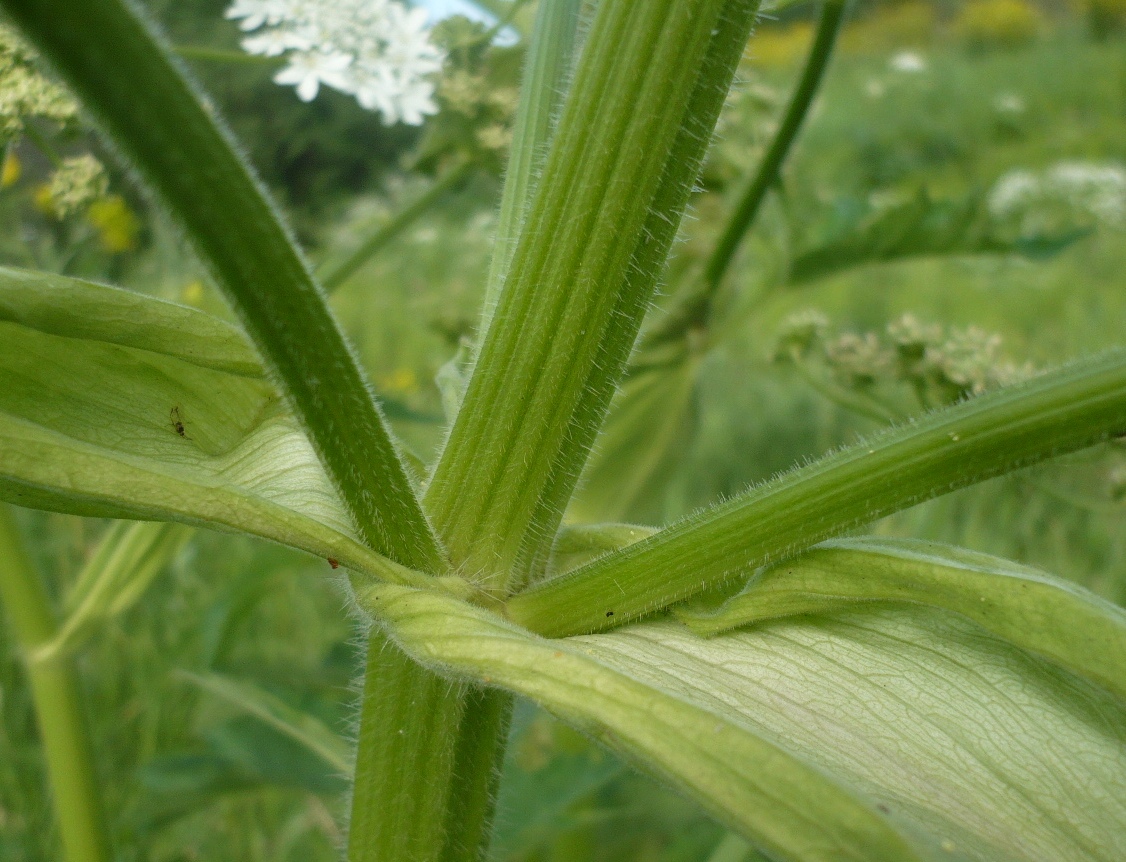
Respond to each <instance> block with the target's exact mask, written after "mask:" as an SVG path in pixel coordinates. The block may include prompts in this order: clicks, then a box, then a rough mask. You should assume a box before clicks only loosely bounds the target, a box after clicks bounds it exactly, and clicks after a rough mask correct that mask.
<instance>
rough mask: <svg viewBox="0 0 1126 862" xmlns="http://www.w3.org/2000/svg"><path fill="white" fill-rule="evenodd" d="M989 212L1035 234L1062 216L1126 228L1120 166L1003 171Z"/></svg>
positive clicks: (1125, 171)
mask: <svg viewBox="0 0 1126 862" xmlns="http://www.w3.org/2000/svg"><path fill="white" fill-rule="evenodd" d="M989 211H990V212H991V213H992V214H993V215H994V216H995V217H997V218H1001V219H1013V218H1015V219H1018V220H1019V221H1021V223H1022V227H1023V228H1024V229H1025V230H1035V229H1037V228H1041V227H1043V226H1044V225H1042V224H1041V222H1044V223H1049V222H1050V221H1051V220H1052V219H1053V218H1058V217H1060V216H1062V215H1071V216H1073V217H1074V216H1076V215H1080V216H1087V217H1089V218H1093V219H1095V220H1096V221H1098V222H1101V223H1103V224H1106V225H1109V226H1116V227H1126V167H1124V166H1122V165H1117V164H1100V163H1097V162H1058V163H1056V164H1055V165H1052V166H1051V167H1050V168H1048V169H1046V170H1043V171H1029V170H1024V169H1018V170H1013V171H1009V172H1008V173H1007V174H1005V175H1004V176H1002V177H1001V178H1000V179H999V180H997V182H996V184H994V186H993V189H992V190H991V191H990V193H989Z"/></svg>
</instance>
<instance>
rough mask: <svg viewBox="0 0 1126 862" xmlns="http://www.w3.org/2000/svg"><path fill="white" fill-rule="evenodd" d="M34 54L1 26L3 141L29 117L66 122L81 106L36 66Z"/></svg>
mask: <svg viewBox="0 0 1126 862" xmlns="http://www.w3.org/2000/svg"><path fill="white" fill-rule="evenodd" d="M35 57H36V54H35V52H34V51H33V50H32V49H31V48H30V47H29V46H28V45H27V44H26V43H25V42H24V41H23V40H22V39H20V38H19V36H18V35H17V34H16V33H15V31H14V30H12V29H11V28H9V27H5V26H3V25H0V142H7V141H10V140H11V139H12V138H14V137H15V136H16V135H18V134H19V133H20V132H22V131H23V128H24V123H25V122H26V120H27V119H28V118H30V117H42V118H44V119H47V120H55V121H56V122H60V123H66V122H69V121H71V120H73V119H74V118H75V117H76V116H77V115H78V104H77V102H75V100H74V99H73V98H72V97H71V95H70V94H69V93H68V92H67V91H66V90H64V89H63V88H62V87H60V86H58V85H57V84H55V83H53V82H52V81H50V80H48V79H47V78H45V77H43V75H41V74H40V73H39V72H38V71H37V70H36V69H35V66H34V62H35Z"/></svg>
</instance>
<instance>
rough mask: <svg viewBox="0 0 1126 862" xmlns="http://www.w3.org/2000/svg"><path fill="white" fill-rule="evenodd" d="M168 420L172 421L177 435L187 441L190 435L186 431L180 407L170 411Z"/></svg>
mask: <svg viewBox="0 0 1126 862" xmlns="http://www.w3.org/2000/svg"><path fill="white" fill-rule="evenodd" d="M168 418H169V419H171V420H172V427H173V429H175V431H176V433H177V434H179V435H180V436H181V437H183V438H184V439H185V440H187V439H188V434H187V432H186V431H185V430H184V420H183V418H182V417H181V416H180V408H179V406H176V407H173V408H172V409H171V410H170V411H169V413H168Z"/></svg>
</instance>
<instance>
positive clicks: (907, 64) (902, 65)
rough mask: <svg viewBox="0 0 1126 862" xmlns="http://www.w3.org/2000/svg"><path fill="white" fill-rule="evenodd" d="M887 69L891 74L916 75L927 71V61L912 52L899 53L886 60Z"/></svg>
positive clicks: (920, 55)
mask: <svg viewBox="0 0 1126 862" xmlns="http://www.w3.org/2000/svg"><path fill="white" fill-rule="evenodd" d="M888 67H889V68H890V69H891V70H892V71H893V72H903V73H905V74H909V75H910V74H917V73H919V72H925V71H926V70H927V61H926V59H925V58H924V57H923V55H922V54H916V53H915V52H914V51H900V52H899V53H898V54H896V55H895V56H893V57H892V58H891V59H890V60H888Z"/></svg>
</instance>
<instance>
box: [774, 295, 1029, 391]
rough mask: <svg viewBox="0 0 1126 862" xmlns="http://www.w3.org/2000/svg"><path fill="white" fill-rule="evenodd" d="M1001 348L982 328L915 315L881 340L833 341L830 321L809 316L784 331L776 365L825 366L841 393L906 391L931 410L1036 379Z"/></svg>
mask: <svg viewBox="0 0 1126 862" xmlns="http://www.w3.org/2000/svg"><path fill="white" fill-rule="evenodd" d="M1001 344H1002V339H1001V336H1000V335H998V334H996V333H991V332H986V331H985V330H983V329H981V328H980V327H977V326H969V327H965V328H959V327H943V326H941V325H939V324H935V323H924V322H921V321H920V320H918V319H917V318H916V317H915V316H914V315H912V314H905V315H903V316H902V317H900V318H899V319H898V320H895V321H893V322H892V323H890V324H889V325H888V326H887V327H886V329H885V330H884V331H882V332H874V331H869V332H863V333H856V332H842V333H838V334H836V335H830V334H829V325H828V320H827V319H826V318H825V316H824V315H822V314H821V313H820V312H817V311H802V312H798V313H797V314H795V315H793V316H791V317H790V318H788V319H787V320H785V321H784V322H783V323H782V325H781V327H780V328H779V332H778V335H777V339H776V342H775V348H774V352H773V353H774V360H775V361H776V362H783V363H784V362H791V363H806V364H818V365H820V366H821V367H822V369H823V370H824V371H825V372H827V374H828V375H829V376H830V377H831V378H832V379H833V381H834V382H835V383H836V385H838V386H843V387H845V388H846V389H850V390H855V391H858V392H869V393H872V392H874V391H875V390H877V389H887V390H890V389H892V388H894V387H896V386H898V385H902V384H906V385H907V386H908V388H909V389H910V391H911V392H913V393H914V394H915V396H916V397H917V398H918V400H920V401H921V402H922V403H923V406H927V407H930V406H935V405H937V404H946V403H952V402H954V401H958V400H960V399H962V398H966V397H968V396H971V395H978V394H981V393H982V392H984V391H986V390H987V389H992V388H995V387H997V386H1002V385H1005V384H1008V383H1013V382H1016V381H1018V380H1021V379H1024V378H1026V377H1029V376H1031V375H1032V374H1033V373H1034V369H1033V368H1032V366H1031V365H1030V364H1025V365H1021V366H1018V365H1016V364H1015V363H1013V362H1011V361H1009V360H1008V359H1006V358H1005V357H1004V355H1003V353H1002V350H1001Z"/></svg>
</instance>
